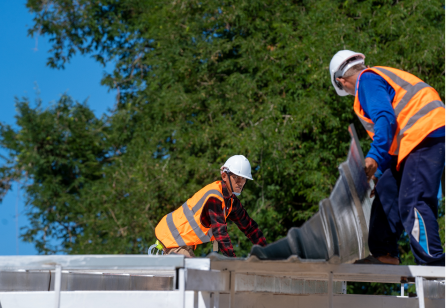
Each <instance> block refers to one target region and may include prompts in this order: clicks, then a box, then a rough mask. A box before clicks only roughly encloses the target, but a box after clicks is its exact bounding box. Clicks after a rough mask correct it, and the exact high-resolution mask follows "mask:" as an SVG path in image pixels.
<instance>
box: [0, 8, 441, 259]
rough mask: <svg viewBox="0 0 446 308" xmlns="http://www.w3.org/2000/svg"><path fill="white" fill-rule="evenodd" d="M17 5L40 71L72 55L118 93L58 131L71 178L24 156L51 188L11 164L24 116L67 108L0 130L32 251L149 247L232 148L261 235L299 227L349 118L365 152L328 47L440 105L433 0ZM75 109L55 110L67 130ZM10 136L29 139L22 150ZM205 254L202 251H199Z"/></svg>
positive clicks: (333, 167) (44, 158) (330, 170)
mask: <svg viewBox="0 0 446 308" xmlns="http://www.w3.org/2000/svg"><path fill="white" fill-rule="evenodd" d="M27 5H28V8H29V9H30V11H31V12H32V13H34V14H35V15H34V16H35V18H34V22H35V23H34V26H33V27H32V28H31V29H30V34H31V35H43V36H44V37H48V38H49V39H50V41H51V42H52V43H53V49H52V50H51V51H50V53H51V55H50V58H49V62H48V64H49V65H50V66H52V67H55V68H63V67H64V65H67V63H68V62H69V60H70V58H71V57H72V56H73V55H74V54H75V53H77V52H79V53H81V54H88V55H91V56H92V57H94V58H95V59H96V60H97V61H99V62H100V63H103V64H105V63H107V62H111V63H114V64H115V69H114V71H113V72H112V73H110V74H107V75H105V76H104V78H103V80H102V83H103V84H104V85H105V86H108V87H109V88H110V89H117V91H118V93H119V94H118V99H119V103H118V105H117V109H116V111H115V112H114V114H113V115H112V116H111V117H109V118H103V119H100V120H98V119H94V118H93V117H92V115H91V117H90V118H89V119H90V121H91V123H95V124H94V125H93V124H85V123H88V121H87V122H85V121H84V120H82V121H81V120H79V121H78V122H75V123H77V126H73V127H72V128H70V132H71V133H72V134H73V136H74V135H75V136H82V137H76V138H72V148H69V149H66V150H57V151H60V157H61V158H60V160H61V161H64V162H67V164H68V169H69V170H70V174H77V173H76V172H78V171H77V170H78V169H76V168H79V170H81V169H82V170H81V171H79V172H80V173H79V174H80V175H76V176H74V175H73V176H74V177H73V179H72V180H71V181H67V182H66V183H65V182H58V181H62V180H59V179H60V178H63V176H62V175H61V174H60V172H55V173H54V174H52V173H49V171H48V170H50V169H51V168H50V167H51V164H52V163H54V162H56V161H57V160H56V158H55V157H56V156H55V155H53V154H51V153H47V152H42V153H40V154H39V155H37V154H33V155H35V156H29V157H30V158H29V163H31V164H34V165H39V164H43V165H42V166H45V167H42V169H44V171H45V172H47V173H44V177H45V179H46V181H47V182H45V181H43V182H39V181H37V180H36V179H37V178H38V177H37V176H38V175H40V174H41V173H39V172H38V170H39V169H32V168H29V169H26V168H27V167H26V166H25V163H22V160H21V159H19V160H14V159H15V158H18V157H20V155H23V154H22V153H23V152H24V151H25V150H27V149H28V151H29V153H34V152H32V151H31V150H32V149H34V148H35V146H36V145H38V144H39V142H41V141H40V140H41V139H39V138H37V137H36V138H34V137H32V134H33V133H34V134H35V133H36V132H35V131H36V129H34V132H32V131H30V130H29V129H28V128H29V127H32V125H31V124H30V123H28V121H31V120H33V119H35V120H39V121H41V122H42V125H43V124H44V123H46V122H45V121H48V122H51V121H53V122H54V123H55V121H56V120H55V119H56V118H57V117H56V115H58V112H57V110H59V109H60V108H61V106H63V104H64V103H63V102H59V104H57V105H56V106H54V107H53V108H52V109H51V108H50V109H49V110H46V111H43V110H40V109H39V108H35V109H33V108H30V107H27V109H26V110H29V112H34V113H35V116H34V117H31V118H26V117H23V115H22V114H23V112H21V113H20V114H19V116H18V124H19V128H18V129H17V130H13V129H12V128H9V127H6V126H3V130H2V131H1V136H0V138H1V139H0V140H1V142H2V146H3V147H5V148H8V149H10V150H11V158H10V161H9V164H7V165H6V167H4V168H3V169H2V172H3V175H4V176H2V179H3V180H2V186H1V187H0V188H3V189H4V190H7V189H8V187H9V186H8V185H9V183H10V180H11V179H14V178H18V177H22V176H28V178H29V179H30V185H29V186H27V187H26V192H27V194H28V196H29V198H28V209H29V216H30V219H31V222H32V225H31V227H29V228H27V229H25V230H24V232H25V233H24V237H25V239H29V240H33V241H35V242H36V243H39V244H38V246H37V247H38V249H39V251H40V252H42V253H46V252H52V251H53V249H55V248H52V249H51V250H49V248H47V245H46V242H47V239H48V237H49V236H54V237H57V238H59V239H61V240H62V242H63V245H62V247H60V249H62V250H63V251H65V252H67V253H143V252H145V249H146V248H147V247H148V245H150V244H151V243H153V242H154V239H155V238H154V227H155V226H156V224H157V222H158V221H159V219H160V218H161V217H162V216H163V215H165V214H167V213H168V212H170V211H172V210H174V209H175V208H176V207H178V206H179V205H180V204H182V203H183V202H184V200H186V199H187V198H189V197H190V196H191V195H192V194H193V193H194V192H196V191H197V190H198V189H200V188H201V187H203V186H204V185H206V184H208V183H210V182H212V181H215V180H218V179H219V171H218V170H219V167H220V166H221V165H222V164H223V163H224V161H225V160H226V159H227V158H228V157H230V156H231V155H234V154H243V155H245V156H247V157H248V158H249V160H250V161H251V164H252V166H253V176H254V181H252V182H248V184H247V185H246V189H245V190H244V192H243V196H242V203H243V204H244V206H245V207H246V208H247V209H248V212H249V213H250V215H251V216H252V217H253V218H254V219H255V220H256V221H257V222H258V223H259V225H260V227H261V229H262V230H263V232H264V234H265V236H266V238H267V240H268V241H269V242H272V241H275V240H276V239H278V238H280V237H283V236H284V235H285V234H286V231H287V230H288V229H289V228H290V227H293V226H299V225H300V224H302V223H303V222H304V221H305V220H307V219H308V218H309V217H311V216H312V215H313V214H314V213H315V212H316V211H317V209H318V202H319V201H320V200H322V199H323V198H325V197H327V196H328V195H329V193H330V191H331V189H332V188H333V185H334V183H335V180H336V178H337V176H338V170H337V165H338V163H339V162H340V161H342V160H344V159H345V155H346V153H347V149H348V144H349V139H350V137H349V134H348V133H347V130H346V128H347V126H348V124H349V123H351V122H355V123H356V126H357V128H358V131H359V132H360V136H361V138H362V140H363V146H364V148H366V147H367V146H368V144H369V140H367V139H366V138H367V137H366V134H365V132H364V131H363V130H362V129H361V128H360V124H359V122H358V121H357V120H356V118H355V117H354V114H353V111H352V105H353V102H352V98H351V97H346V98H341V97H338V96H337V95H336V93H335V91H334V89H333V88H332V85H331V82H330V79H329V74H328V66H329V62H330V59H331V57H332V56H333V55H334V54H335V53H336V52H337V51H338V50H340V49H351V50H356V51H361V52H363V53H364V54H365V55H366V56H367V59H366V60H367V64H370V65H386V66H392V67H396V68H400V69H403V70H406V71H409V72H412V73H414V74H416V75H417V76H419V77H420V78H422V79H423V80H425V81H426V82H427V83H429V84H430V85H432V86H433V87H434V88H436V89H437V90H438V91H439V93H440V95H441V97H442V98H444V26H445V24H444V7H443V5H444V4H443V3H442V2H439V1H421V2H420V1H417V0H408V1H396V2H394V1H384V0H381V1H370V0H367V1H328V0H322V1H291V2H290V1H268V0H267V1H258V0H241V1H228V2H216V1H151V0H121V1H116V0H104V1H91V0H90V1H87V0H79V1H66V0H45V1H43V0H28V4H27ZM20 104H22V105H23V102H21V103H19V106H20ZM26 106H29V105H26ZM79 108H81V107H79V106H78V105H76V104H74V105H69V106H68V107H67V110H66V112H65V113H63V114H64V117H65V118H66V120H65V122H66V123H72V122H69V120H68V117H69V114H71V112H73V111H72V110H78V109H79ZM82 108H84V107H82ZM62 109H63V108H62ZM82 110H84V112H85V114H86V113H88V108H86V107H85V108H84V109H82ZM46 117H48V119H47V120H44V119H46ZM51 117H53V120H50V118H51ZM78 118H79V119H80V117H78ZM53 122H51V123H53ZM65 122H64V123H65ZM80 122H82V123H80ZM51 125H53V126H51V127H53V128H52V129H47V130H39V133H40V134H41V135H42V136H43V137H41V138H43V139H45V138H47V137H51V138H55V137H56V136H54V137H53V134H54V133H56V132H58V130H61V132H63V131H64V130H65V129H67V128H66V126H62V127H59V126H57V125H56V124H51ZM54 125H56V126H54ZM67 125H68V124H67ZM89 125H93V127H92V128H90V127H89ZM64 127H65V128H64ZM87 127H88V129H87ZM99 127H101V128H99ZM84 135H85V137H84ZM19 136H23V137H20V138H24V137H26V138H28V139H27V140H29V141H27V142H25V143H23V142H20V139H19ZM82 138H83V139H84V140H79V139H82ZM77 140H78V141H77ZM60 144H63V142H62V141H59V142H58V143H57V146H56V144H54V145H53V146H54V147H55V148H56V147H58V146H59V145H60ZM96 144H97V146H96ZM80 148H83V149H84V150H85V151H87V153H88V154H82V153H83V151H84V150H80ZM81 154H82V155H84V156H78V155H81ZM30 155H31V154H30ZM80 157H82V158H83V159H80ZM80 160H81V161H82V162H80ZM87 162H88V164H91V167H90V165H88V164H87ZM27 163H28V161H27ZM45 164H46V165H45ZM83 164H86V165H83ZM81 167H82V168H81ZM81 179H82V180H81ZM78 183H82V185H80V184H78ZM76 185H77V186H76ZM69 188H70V189H69ZM48 208H51V211H50V210H48ZM64 226H66V227H64ZM74 226H75V227H74ZM48 230H57V232H56V231H52V233H51V234H49V233H48ZM73 230H75V231H73ZM229 232H230V234H231V239H232V241H233V244H234V245H235V252H236V254H237V255H239V256H243V255H246V254H247V252H249V250H250V247H251V244H250V243H249V241H248V240H247V239H246V238H245V236H244V235H243V234H241V232H240V231H239V230H238V229H237V227H236V226H235V225H233V224H231V225H230V226H229ZM210 249H211V247H210V246H209V245H208V246H206V245H203V246H201V247H199V250H198V252H197V253H198V254H205V253H207V252H209V251H210Z"/></svg>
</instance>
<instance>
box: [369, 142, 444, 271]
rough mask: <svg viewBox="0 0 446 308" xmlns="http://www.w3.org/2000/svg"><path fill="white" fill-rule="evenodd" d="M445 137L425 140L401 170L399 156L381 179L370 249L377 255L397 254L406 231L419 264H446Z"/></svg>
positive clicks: (371, 217)
mask: <svg viewBox="0 0 446 308" xmlns="http://www.w3.org/2000/svg"><path fill="white" fill-rule="evenodd" d="M444 140H445V139H444V137H441V138H426V139H424V140H423V141H422V142H421V143H420V144H419V145H418V146H417V147H416V148H415V149H413V150H412V152H411V153H410V154H409V155H408V156H407V157H406V159H405V160H404V161H403V162H402V164H401V167H400V170H399V171H397V170H396V159H395V161H393V162H392V164H391V165H392V166H391V168H389V169H387V170H386V171H385V172H384V174H383V175H382V176H381V178H380V179H379V181H378V184H377V185H376V197H375V200H374V201H373V205H372V212H371V216H370V230H369V248H370V252H371V253H372V255H373V256H374V257H379V256H383V255H387V254H390V255H391V256H393V257H397V256H398V244H397V242H398V240H399V238H400V236H401V234H402V232H403V231H404V230H406V233H407V234H408V235H409V238H410V246H411V249H412V253H413V255H414V256H415V260H416V262H417V264H429V265H441V266H444V265H445V254H444V253H443V248H442V247H441V241H440V235H439V233H438V223H437V216H438V208H437V207H438V199H437V195H438V189H439V187H440V180H441V176H442V173H443V169H444V163H445V144H444Z"/></svg>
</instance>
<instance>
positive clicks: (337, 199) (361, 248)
mask: <svg viewBox="0 0 446 308" xmlns="http://www.w3.org/2000/svg"><path fill="white" fill-rule="evenodd" d="M348 130H349V132H350V135H351V138H352V140H351V142H350V149H349V152H348V157H347V160H346V161H345V162H343V163H342V164H340V165H339V173H340V176H339V178H338V180H337V181H336V184H335V186H334V188H333V191H332V192H331V195H330V197H329V198H328V199H324V200H322V201H321V202H320V203H319V212H317V213H316V214H315V215H314V216H313V217H311V218H310V219H309V220H308V221H306V222H305V223H304V224H303V225H302V226H301V227H299V228H291V229H290V230H289V231H288V235H287V236H286V237H285V238H282V239H280V240H278V241H276V242H274V243H271V244H269V245H267V246H265V247H261V246H258V245H255V246H253V247H252V249H251V257H249V258H248V260H252V261H254V260H255V259H257V258H258V259H260V260H287V259H289V260H290V261H292V260H294V261H297V262H327V261H328V262H329V263H352V262H353V261H355V260H357V259H361V258H365V257H367V256H368V255H369V248H368V245H367V238H368V227H369V221H370V210H371V206H372V200H373V199H371V198H370V197H369V196H370V192H371V190H372V189H373V187H371V185H372V186H373V181H371V183H370V185H369V183H368V182H367V177H366V174H365V172H364V154H363V152H362V149H361V147H360V144H359V140H358V136H357V134H356V130H355V127H354V125H353V124H351V125H350V126H349V128H348ZM254 257H257V258H254Z"/></svg>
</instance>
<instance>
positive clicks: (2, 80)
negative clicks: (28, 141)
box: [0, 0, 116, 255]
mask: <svg viewBox="0 0 446 308" xmlns="http://www.w3.org/2000/svg"><path fill="white" fill-rule="evenodd" d="M25 3H26V1H23V0H14V1H7V0H1V1H0V29H2V31H1V32H0V59H2V62H1V64H0V121H1V122H3V123H7V124H10V125H13V126H14V125H15V119H14V116H15V115H16V110H15V105H14V104H15V103H14V97H23V96H26V97H29V99H30V101H31V102H34V100H35V99H36V98H37V91H39V92H40V94H39V95H38V96H39V97H40V98H41V99H42V102H43V106H48V105H49V104H51V103H52V102H54V101H56V100H57V99H58V98H59V97H60V96H61V95H62V94H64V93H67V94H68V95H71V96H72V97H73V98H74V99H75V100H78V101H84V100H85V99H88V105H89V106H90V108H91V109H93V110H94V112H95V114H96V116H97V117H100V116H101V115H102V114H103V113H107V112H108V110H110V109H112V108H113V106H114V104H115V99H116V93H115V92H113V91H112V92H108V89H107V88H106V87H104V86H101V85H100V81H101V78H102V76H103V74H104V72H105V71H111V70H112V67H106V68H104V67H102V66H101V65H100V64H99V63H97V62H95V61H94V60H93V59H91V58H89V57H84V56H80V55H79V56H75V57H74V58H73V59H72V60H71V63H69V64H68V65H66V67H65V70H56V69H51V68H49V67H47V66H46V62H47V58H48V56H49V53H48V50H49V49H50V47H51V46H50V44H49V43H48V38H47V37H39V38H38V39H37V41H36V39H35V38H31V37H28V36H27V29H28V27H30V26H31V25H32V15H31V14H30V13H29V12H28V10H27V9H26V7H25ZM0 153H1V154H3V155H4V154H5V153H6V152H5V151H4V150H3V149H1V148H0ZM2 163H3V161H2V160H0V164H2ZM13 189H14V190H13V191H12V192H10V193H8V195H7V196H6V198H5V199H4V200H3V202H2V203H0V235H1V236H0V255H15V254H20V255H33V254H36V253H37V251H36V249H35V248H34V246H33V245H32V244H31V243H24V242H22V241H19V243H18V245H16V238H17V237H16V220H15V212H16V203H17V205H18V213H19V216H18V226H19V228H20V227H23V226H26V225H27V224H28V221H27V219H26V216H24V215H23V212H24V202H23V201H24V199H25V197H24V196H23V195H22V194H20V193H19V194H17V190H16V185H14V187H13Z"/></svg>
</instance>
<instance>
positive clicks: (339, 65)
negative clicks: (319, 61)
mask: <svg viewBox="0 0 446 308" xmlns="http://www.w3.org/2000/svg"><path fill="white" fill-rule="evenodd" d="M364 59H365V56H364V55H363V54H362V53H359V52H354V51H351V50H341V51H338V52H337V53H336V54H335V55H334V56H333V58H332V59H331V61H330V79H331V83H332V84H333V87H334V88H335V89H336V93H338V95H339V96H347V95H348V93H347V92H346V91H345V90H344V89H343V87H342V84H341V83H340V82H339V81H337V80H336V78H340V77H342V76H344V74H345V72H347V71H348V70H349V69H350V68H351V67H352V66H354V65H356V64H360V63H362V64H364Z"/></svg>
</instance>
